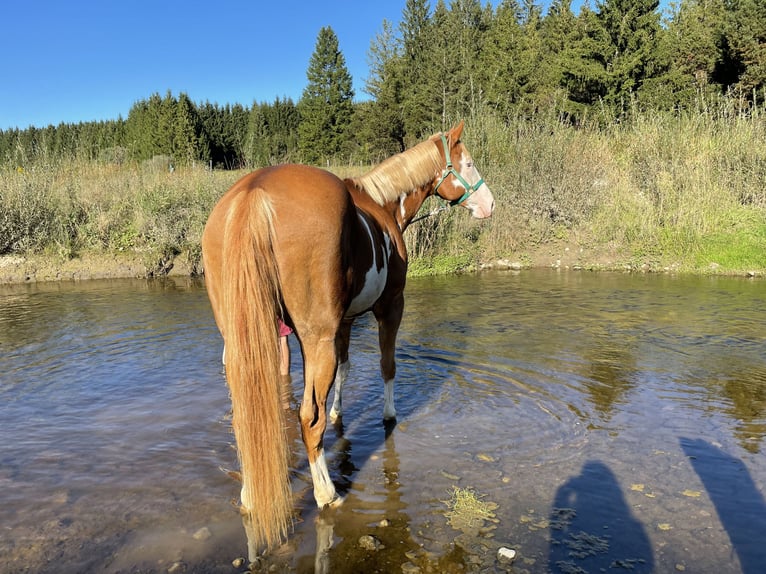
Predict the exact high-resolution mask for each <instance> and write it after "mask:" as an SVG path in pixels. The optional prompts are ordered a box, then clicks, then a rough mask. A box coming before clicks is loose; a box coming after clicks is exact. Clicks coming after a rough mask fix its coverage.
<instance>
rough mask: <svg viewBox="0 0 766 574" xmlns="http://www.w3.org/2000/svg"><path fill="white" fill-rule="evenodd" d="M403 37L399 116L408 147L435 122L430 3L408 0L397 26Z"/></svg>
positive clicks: (426, 0)
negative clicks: (401, 93)
mask: <svg viewBox="0 0 766 574" xmlns="http://www.w3.org/2000/svg"><path fill="white" fill-rule="evenodd" d="M399 30H400V32H401V35H402V51H403V54H402V63H401V68H400V73H401V82H402V88H403V102H402V114H403V122H404V131H405V137H406V139H407V144H408V145H409V144H412V143H414V142H416V141H418V140H420V139H421V138H422V136H423V135H424V134H427V133H428V134H430V132H431V131H433V128H434V127H435V126H434V124H435V123H437V120H436V118H437V117H438V100H436V99H435V94H437V92H438V86H437V85H434V84H433V83H432V75H431V74H430V72H431V71H432V60H431V51H432V50H434V49H435V48H434V45H433V41H434V38H433V35H432V25H431V15H430V7H429V0H407V1H406V3H405V6H404V11H403V12H402V21H401V22H400V24H399Z"/></svg>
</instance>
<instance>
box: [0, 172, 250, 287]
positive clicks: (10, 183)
mask: <svg viewBox="0 0 766 574" xmlns="http://www.w3.org/2000/svg"><path fill="white" fill-rule="evenodd" d="M239 175H241V174H240V173H236V172H210V171H207V170H205V169H202V168H196V169H195V168H186V169H180V170H177V171H174V172H172V173H170V172H169V171H168V170H167V169H162V168H159V167H157V166H156V164H153V163H152V162H148V163H145V164H141V165H129V166H116V165H109V164H101V163H95V162H93V163H91V162H79V161H78V162H71V163H62V164H57V165H51V164H33V165H32V166H31V167H25V168H22V167H16V168H7V167H6V168H4V169H3V170H2V171H0V210H1V212H2V216H0V254H9V253H29V252H47V253H49V254H55V255H58V256H60V257H62V258H65V259H66V258H72V257H75V256H77V255H79V254H81V253H83V252H105V253H109V252H133V253H136V254H139V255H140V256H141V258H142V259H143V260H144V263H145V265H146V267H147V270H148V272H149V273H162V272H163V271H164V270H166V268H167V265H168V264H169V263H170V262H171V261H172V260H173V259H174V258H175V257H177V256H179V255H181V256H183V257H186V258H187V259H188V260H189V263H190V264H191V266H192V268H194V267H195V266H197V265H198V264H199V259H200V252H199V250H200V248H199V243H200V238H201V235H202V229H203V227H204V223H205V220H206V219H207V215H208V214H209V213H210V210H211V209H212V207H213V205H214V204H215V202H216V201H217V199H218V198H219V197H220V195H221V194H222V193H223V191H225V190H226V189H227V188H228V187H229V186H230V185H231V184H232V183H233V182H234V180H235V179H236V178H237V177H238V176H239Z"/></svg>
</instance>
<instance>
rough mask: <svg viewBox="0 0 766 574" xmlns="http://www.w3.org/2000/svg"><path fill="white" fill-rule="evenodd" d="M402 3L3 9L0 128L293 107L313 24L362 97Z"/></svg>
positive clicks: (292, 0) (13, 1) (294, 0)
mask: <svg viewBox="0 0 766 574" xmlns="http://www.w3.org/2000/svg"><path fill="white" fill-rule="evenodd" d="M493 4H497V2H493ZM541 4H547V2H541ZM580 4H581V1H575V2H573V8H574V7H575V6H579V5H580ZM404 5H405V0H396V1H390V0H389V1H386V2H367V1H364V0H355V1H354V0H347V1H341V0H323V1H321V2H317V1H316V0H314V1H306V0H276V1H274V0H272V1H268V2H264V1H256V0H250V1H246V0H233V1H227V0H219V1H218V2H209V1H208V2H199V1H197V0H132V1H125V0H121V1H116V0H69V1H62V0H10V1H9V2H8V1H6V2H4V3H3V8H2V11H1V12H0V14H2V22H3V24H2V27H0V54H2V56H3V58H2V59H3V62H4V63H5V65H4V67H3V72H2V80H0V129H2V130H7V129H11V128H15V127H18V128H22V129H24V128H26V127H28V126H30V125H33V126H36V127H45V126H47V125H49V124H53V125H57V124H59V123H60V122H66V123H79V122H85V121H92V120H111V119H116V118H117V117H118V116H122V117H123V118H126V117H127V115H128V111H129V110H130V108H131V106H132V105H133V104H134V103H135V102H136V101H137V100H141V99H146V98H148V97H149V96H150V95H151V94H153V93H155V92H157V93H159V94H161V95H164V94H165V93H166V92H167V91H168V90H171V91H172V92H173V94H175V95H178V94H179V93H180V92H185V93H186V94H188V95H189V97H190V98H191V99H192V101H194V102H204V101H210V102H216V103H219V104H227V103H229V104H234V103H240V104H243V105H246V106H250V105H251V104H252V103H253V102H254V101H256V102H273V101H274V100H275V99H276V98H277V97H280V98H281V97H291V98H293V100H294V101H296V102H297V101H298V99H299V98H300V95H301V92H302V91H303V88H304V86H305V85H306V69H307V68H308V63H309V59H310V58H311V55H312V53H313V52H314V48H315V45H316V38H317V34H318V33H319V30H320V28H321V27H322V26H331V27H332V29H333V30H334V31H335V33H336V34H337V36H338V40H339V43H340V49H341V52H343V55H344V57H345V59H346V65H347V66H348V70H349V72H350V73H351V75H352V77H353V79H354V90H355V92H356V97H357V99H360V98H364V97H365V94H364V93H363V92H362V88H363V86H364V81H365V79H366V78H367V75H368V69H367V51H368V49H369V46H370V40H371V39H372V38H374V37H375V35H376V34H377V33H378V32H380V30H381V28H382V23H383V20H384V19H387V20H389V21H391V22H393V23H394V24H398V22H399V20H400V18H401V14H402V10H403V8H404Z"/></svg>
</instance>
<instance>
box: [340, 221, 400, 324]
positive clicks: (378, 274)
mask: <svg viewBox="0 0 766 574" xmlns="http://www.w3.org/2000/svg"><path fill="white" fill-rule="evenodd" d="M358 217H359V221H361V222H362V224H363V225H364V228H365V229H366V230H367V235H368V236H369V237H370V247H371V248H372V264H371V265H370V268H369V269H368V270H367V273H366V275H365V276H364V286H363V287H362V290H361V291H360V292H359V294H358V295H357V296H356V297H354V300H353V301H351V305H349V307H348V311H346V317H353V316H354V315H358V314H359V313H363V312H364V311H367V309H369V308H370V307H372V305H373V304H374V303H375V301H377V300H378V298H380V296H381V294H382V293H383V289H384V288H385V287H386V281H387V280H388V255H389V253H390V250H391V239H390V238H389V237H388V235H386V234H383V238H384V241H385V245H384V246H383V262H382V266H381V268H380V270H378V259H377V254H376V251H377V250H376V249H375V240H374V238H373V235H372V230H371V229H370V226H369V225H368V224H367V220H366V219H365V218H364V217H362V216H361V215H359V216H358Z"/></svg>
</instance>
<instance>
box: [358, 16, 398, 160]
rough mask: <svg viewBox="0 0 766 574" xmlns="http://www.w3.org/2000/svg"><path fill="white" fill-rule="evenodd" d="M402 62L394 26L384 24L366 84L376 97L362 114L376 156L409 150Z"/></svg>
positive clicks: (371, 55) (374, 46)
mask: <svg viewBox="0 0 766 574" xmlns="http://www.w3.org/2000/svg"><path fill="white" fill-rule="evenodd" d="M401 60H402V56H401V50H400V46H399V43H398V41H397V39H396V37H395V36H394V31H393V26H392V24H391V22H389V21H388V20H383V27H382V30H381V31H380V32H379V33H378V34H376V35H375V38H373V40H372V41H371V42H370V49H369V51H368V52H367V64H368V66H369V69H370V75H369V76H368V78H367V80H366V81H365V92H367V93H368V94H369V95H370V96H372V101H371V102H370V103H369V105H366V106H361V107H360V108H359V110H358V111H360V112H361V113H362V115H363V116H364V117H363V121H362V129H363V132H364V134H366V135H365V141H366V142H367V143H368V144H369V146H370V149H369V152H370V154H373V155H374V154H376V153H382V154H383V155H384V156H389V155H392V154H394V153H398V152H401V151H404V149H405V144H404V119H403V114H402V100H403V93H402V91H403V90H402V81H401V77H402V74H401ZM357 133H358V132H357Z"/></svg>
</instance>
